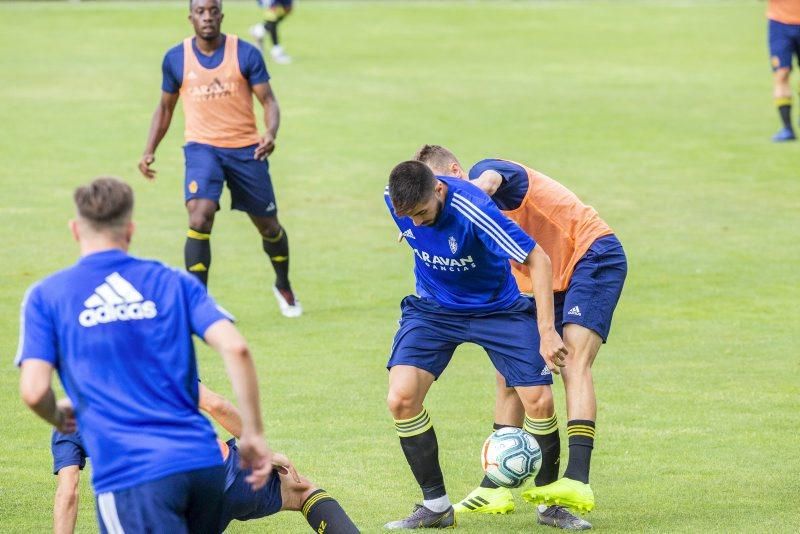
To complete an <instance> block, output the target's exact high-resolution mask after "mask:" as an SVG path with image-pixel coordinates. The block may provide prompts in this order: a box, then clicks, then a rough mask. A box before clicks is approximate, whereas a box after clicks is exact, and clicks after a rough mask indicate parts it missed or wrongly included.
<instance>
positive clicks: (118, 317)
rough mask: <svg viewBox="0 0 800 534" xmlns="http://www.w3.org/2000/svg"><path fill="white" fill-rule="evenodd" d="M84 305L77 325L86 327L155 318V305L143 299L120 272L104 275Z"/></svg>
mask: <svg viewBox="0 0 800 534" xmlns="http://www.w3.org/2000/svg"><path fill="white" fill-rule="evenodd" d="M83 305H84V306H86V309H85V310H83V311H82V312H81V313H80V315H78V322H79V323H81V326H85V327H86V328H90V327H92V326H96V325H98V324H105V323H113V322H115V321H137V320H141V319H152V318H154V317H155V316H156V315H157V310H156V303H155V302H153V301H152V300H144V297H143V296H142V294H141V293H139V292H138V291H136V288H134V287H133V286H132V285H131V283H130V282H128V281H127V280H125V279H124V278H122V276H120V274H119V273H113V274H111V275H109V276H106V279H105V282H104V283H102V284H100V285H99V286H97V287H96V288H95V290H94V294H93V295H92V296H91V297H89V298H88V299H86V300H85V301H84V302H83Z"/></svg>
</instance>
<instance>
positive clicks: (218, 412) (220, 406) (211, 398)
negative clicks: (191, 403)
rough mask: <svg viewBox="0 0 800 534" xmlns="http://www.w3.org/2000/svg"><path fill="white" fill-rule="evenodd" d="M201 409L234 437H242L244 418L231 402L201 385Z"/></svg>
mask: <svg viewBox="0 0 800 534" xmlns="http://www.w3.org/2000/svg"><path fill="white" fill-rule="evenodd" d="M200 409H201V410H203V411H204V412H206V413H207V414H208V415H210V416H211V417H213V418H214V420H215V421H216V422H217V423H219V424H220V425H222V428H224V429H225V430H227V431H228V432H229V433H230V434H231V435H232V436H233V437H235V438H239V437H241V435H242V416H241V415H240V414H239V410H238V409H237V408H236V406H234V405H233V403H232V402H231V401H229V400H228V399H226V398H225V397H223V396H222V395H220V394H219V393H216V392H214V391H211V390H210V389H208V388H207V387H206V386H204V385H203V384H200Z"/></svg>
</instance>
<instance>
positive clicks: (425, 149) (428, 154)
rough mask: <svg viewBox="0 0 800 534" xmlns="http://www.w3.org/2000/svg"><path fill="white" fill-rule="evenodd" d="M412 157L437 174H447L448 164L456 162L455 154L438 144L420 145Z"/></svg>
mask: <svg viewBox="0 0 800 534" xmlns="http://www.w3.org/2000/svg"><path fill="white" fill-rule="evenodd" d="M414 159H415V160H417V161H421V162H422V163H424V164H425V165H427V166H428V167H430V168H431V169H433V171H434V172H435V173H437V174H447V172H448V171H449V170H450V165H452V164H453V163H458V159H456V156H455V154H453V153H452V152H450V151H449V150H447V149H446V148H445V147H443V146H440V145H422V147H421V148H420V149H419V150H417V153H416V154H414ZM459 165H461V164H460V163H459Z"/></svg>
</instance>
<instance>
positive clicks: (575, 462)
mask: <svg viewBox="0 0 800 534" xmlns="http://www.w3.org/2000/svg"><path fill="white" fill-rule="evenodd" d="M567 436H568V437H569V462H568V463H567V470H566V471H564V477H566V478H571V479H573V480H578V481H580V482H583V483H584V484H588V483H589V466H590V463H591V460H592V449H593V448H594V421H590V420H588V419H573V420H572V421H569V422H567Z"/></svg>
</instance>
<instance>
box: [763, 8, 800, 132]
mask: <svg viewBox="0 0 800 534" xmlns="http://www.w3.org/2000/svg"><path fill="white" fill-rule="evenodd" d="M767 19H768V22H767V25H768V26H767V31H768V34H769V55H770V61H771V63H772V84H773V93H772V94H773V97H774V98H775V107H776V108H777V109H778V114H779V115H780V117H781V124H782V127H781V129H780V130H778V133H776V134H775V135H774V136H772V140H773V141H775V142H777V143H780V142H783V141H794V140H795V139H796V138H797V137H796V135H795V133H794V128H793V127H792V88H791V86H790V85H789V75H790V73H791V71H792V58H793V57H797V58H798V61H800V0H768V2H767Z"/></svg>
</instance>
